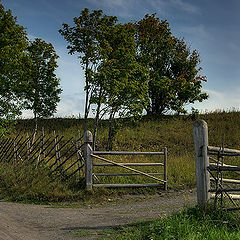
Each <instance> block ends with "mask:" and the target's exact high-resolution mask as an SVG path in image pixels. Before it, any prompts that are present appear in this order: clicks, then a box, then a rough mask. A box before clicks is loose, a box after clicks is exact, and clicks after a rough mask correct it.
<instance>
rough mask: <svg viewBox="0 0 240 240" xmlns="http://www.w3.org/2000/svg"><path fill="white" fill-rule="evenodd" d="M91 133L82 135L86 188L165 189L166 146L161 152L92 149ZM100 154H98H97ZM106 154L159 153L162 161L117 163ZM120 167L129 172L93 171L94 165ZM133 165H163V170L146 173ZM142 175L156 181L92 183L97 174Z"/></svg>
mask: <svg viewBox="0 0 240 240" xmlns="http://www.w3.org/2000/svg"><path fill="white" fill-rule="evenodd" d="M91 144H92V134H91V132H90V131H87V132H85V135H84V155H85V157H84V158H85V163H86V164H85V176H86V186H87V189H88V190H92V188H93V187H156V186H157V187H159V186H163V187H164V189H165V190H167V148H164V151H162V152H119V151H118V152H117V151H116V152H113V151H93V149H92V147H91ZM99 155H100V156H99ZM106 155H112V156H131V155H135V156H140V155H142V156H152V155H155V156H156V155H161V156H163V162H162V163H160V162H157V163H135V162H134V163H129V162H128V163H119V162H115V161H113V160H110V159H106V158H105V157H102V156H106ZM94 159H98V160H100V161H102V162H95V161H94ZM114 166H115V167H120V168H122V169H125V170H128V171H130V172H131V173H121V172H118V173H97V172H94V167H114ZM133 166H142V167H143V166H155V167H157V166H158V167H163V172H162V173H159V172H155V173H146V172H143V171H140V170H137V169H135V168H132V167H133ZM136 175H139V176H144V177H147V178H151V179H153V180H155V181H157V182H158V183H141V184H103V183H94V177H95V178H97V177H98V176H136ZM155 176H163V179H160V178H157V177H155Z"/></svg>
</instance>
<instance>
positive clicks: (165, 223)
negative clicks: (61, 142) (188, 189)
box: [71, 205, 240, 240]
mask: <svg viewBox="0 0 240 240" xmlns="http://www.w3.org/2000/svg"><path fill="white" fill-rule="evenodd" d="M239 221H240V215H239V213H238V212H235V213H232V212H231V213H229V212H224V211H221V210H215V209H214V208H213V207H212V206H211V205H209V206H208V207H207V208H206V209H201V208H198V207H195V208H186V209H184V210H182V211H180V212H178V213H175V214H173V215H172V216H168V217H166V216H160V218H159V219H157V220H154V221H147V222H138V223H135V224H129V225H126V226H121V227H116V228H111V229H106V230H102V231H99V232H98V233H97V239H106V240H111V239H118V240H123V239H124V240H126V239H127V240H135V239H139V240H141V239H142V240H170V239H171V240H172V239H178V240H181V239H182V240H184V239H194V240H202V239H208V240H222V239H229V240H230V239H231V240H237V239H239V238H240V228H239ZM71 234H73V235H74V236H79V237H80V236H83V235H84V236H90V235H92V233H91V232H90V231H88V230H75V231H73V232H72V233H71Z"/></svg>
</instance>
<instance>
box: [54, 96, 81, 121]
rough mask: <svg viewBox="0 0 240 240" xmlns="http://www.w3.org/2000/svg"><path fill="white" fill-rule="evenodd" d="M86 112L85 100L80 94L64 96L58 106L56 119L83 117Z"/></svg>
mask: <svg viewBox="0 0 240 240" xmlns="http://www.w3.org/2000/svg"><path fill="white" fill-rule="evenodd" d="M83 112H84V99H83V96H80V95H79V93H75V94H72V95H63V96H62V98H61V101H60V102H59V104H58V106H57V113H56V114H55V116H56V117H67V116H72V115H74V116H79V114H80V115H81V116H83Z"/></svg>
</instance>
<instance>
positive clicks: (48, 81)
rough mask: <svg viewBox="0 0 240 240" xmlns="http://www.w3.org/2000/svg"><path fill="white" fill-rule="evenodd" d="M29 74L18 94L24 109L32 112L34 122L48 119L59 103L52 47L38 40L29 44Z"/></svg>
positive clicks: (58, 83)
mask: <svg viewBox="0 0 240 240" xmlns="http://www.w3.org/2000/svg"><path fill="white" fill-rule="evenodd" d="M27 50H28V51H27V54H28V61H27V62H25V64H28V65H27V66H28V69H29V74H28V76H27V78H26V79H25V81H23V82H22V83H21V89H22V91H21V92H20V94H21V96H22V97H23V103H24V107H25V109H29V110H32V111H33V114H34V119H35V121H36V128H37V118H39V117H50V116H52V115H53V113H54V112H56V107H57V103H58V102H59V101H60V97H59V94H60V93H61V92H62V89H61V88H60V87H59V85H60V79H59V78H57V77H56V74H55V70H56V68H57V58H58V55H57V54H56V52H55V50H54V47H53V45H52V44H51V43H47V42H45V41H43V40H41V39H40V38H36V39H35V40H34V41H32V42H29V46H28V49H27Z"/></svg>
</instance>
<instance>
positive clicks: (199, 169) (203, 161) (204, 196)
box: [193, 120, 210, 206]
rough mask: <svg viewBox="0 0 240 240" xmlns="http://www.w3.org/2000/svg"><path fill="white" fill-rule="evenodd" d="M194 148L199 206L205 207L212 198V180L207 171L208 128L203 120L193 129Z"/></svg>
mask: <svg viewBox="0 0 240 240" xmlns="http://www.w3.org/2000/svg"><path fill="white" fill-rule="evenodd" d="M193 136H194V148H195V169H196V182H197V201H198V205H200V206H203V205H205V203H206V202H207V201H208V199H209V198H210V195H209V192H208V190H209V188H210V179H209V173H208V171H207V166H208V165H209V158H208V151H207V147H208V126H207V123H206V122H205V121H203V120H199V121H197V122H195V123H194V127H193Z"/></svg>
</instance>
